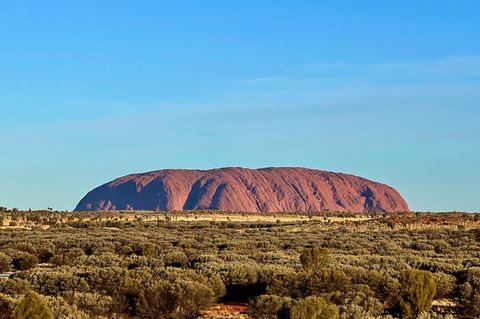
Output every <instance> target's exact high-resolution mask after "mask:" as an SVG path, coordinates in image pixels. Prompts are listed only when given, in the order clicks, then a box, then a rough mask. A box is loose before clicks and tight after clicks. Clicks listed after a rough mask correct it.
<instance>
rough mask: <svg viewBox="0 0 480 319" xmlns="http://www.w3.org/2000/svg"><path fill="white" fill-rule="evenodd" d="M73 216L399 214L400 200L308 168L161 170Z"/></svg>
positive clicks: (104, 189) (375, 186)
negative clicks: (100, 213)
mask: <svg viewBox="0 0 480 319" xmlns="http://www.w3.org/2000/svg"><path fill="white" fill-rule="evenodd" d="M75 210H76V211H110V210H160V211H174V210H178V211H179V210H222V211H238V212H298V213H302V212H320V211H339V212H347V211H349V212H404V211H409V208H408V205H407V203H406V202H405V200H404V199H403V198H402V196H401V195H400V194H399V193H398V192H397V191H396V190H395V189H393V188H392V187H390V186H388V185H385V184H381V183H377V182H373V181H370V180H368V179H365V178H362V177H358V176H354V175H348V174H342V173H333V172H327V171H321V170H316V169H308V168H296V167H292V168H283V167H282V168H261V169H247V168H239V167H229V168H219V169H211V170H184V169H166V170H160V171H154V172H147V173H142V174H132V175H128V176H124V177H120V178H118V179H116V180H114V181H112V182H109V183H107V184H104V185H102V186H100V187H98V188H95V189H94V190H92V191H91V192H89V193H88V194H87V195H86V196H85V197H84V198H83V199H82V200H81V201H80V202H79V203H78V205H77V207H76V208H75Z"/></svg>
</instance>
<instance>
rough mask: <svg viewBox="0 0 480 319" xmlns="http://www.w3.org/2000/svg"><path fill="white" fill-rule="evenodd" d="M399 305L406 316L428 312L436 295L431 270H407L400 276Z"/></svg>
mask: <svg viewBox="0 0 480 319" xmlns="http://www.w3.org/2000/svg"><path fill="white" fill-rule="evenodd" d="M400 285H401V287H402V290H401V291H400V296H399V301H398V302H399V306H400V309H401V311H402V313H403V315H404V316H405V317H407V318H408V317H412V316H417V315H419V314H420V313H421V312H424V311H426V312H428V311H430V309H431V307H432V301H433V297H434V296H435V290H436V288H435V280H434V278H433V275H432V273H431V272H429V271H424V270H407V271H405V272H404V273H403V274H402V276H401V278H400Z"/></svg>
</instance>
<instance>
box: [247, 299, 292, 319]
mask: <svg viewBox="0 0 480 319" xmlns="http://www.w3.org/2000/svg"><path fill="white" fill-rule="evenodd" d="M251 306H252V310H253V313H254V315H256V316H260V317H261V318H265V319H276V318H279V319H288V318H290V309H291V307H292V298H289V297H279V296H276V295H261V296H258V297H257V298H255V300H254V301H253V302H252V303H251Z"/></svg>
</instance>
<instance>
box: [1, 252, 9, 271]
mask: <svg viewBox="0 0 480 319" xmlns="http://www.w3.org/2000/svg"><path fill="white" fill-rule="evenodd" d="M10 269H12V258H10V257H9V256H7V255H5V254H4V253H0V272H5V271H9V270H10Z"/></svg>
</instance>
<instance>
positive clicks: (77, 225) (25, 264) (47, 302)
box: [0, 210, 480, 319]
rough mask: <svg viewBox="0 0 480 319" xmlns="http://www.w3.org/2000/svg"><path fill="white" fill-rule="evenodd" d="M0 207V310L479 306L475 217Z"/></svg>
mask: <svg viewBox="0 0 480 319" xmlns="http://www.w3.org/2000/svg"><path fill="white" fill-rule="evenodd" d="M0 215H2V216H1V217H2V220H4V221H5V223H4V225H9V224H10V223H11V222H12V221H14V222H15V226H3V227H2V228H3V229H2V230H1V231H0V248H1V253H0V269H1V271H2V272H4V273H5V272H6V273H7V274H6V277H5V278H3V279H1V280H0V309H1V311H0V318H3V317H5V318H17V317H18V316H21V314H24V313H25V311H26V310H25V309H30V308H29V307H30V306H28V307H27V306H26V305H31V304H32V302H31V300H32V299H35V300H40V301H38V302H37V301H35V302H34V304H37V305H42V306H39V307H40V308H41V309H43V310H41V313H43V314H44V316H47V317H41V318H50V317H48V314H49V313H50V315H51V317H53V318H85V319H88V318H178V319H181V318H215V315H214V314H212V313H213V312H214V310H212V309H220V310H218V311H222V309H223V308H228V307H231V308H235V307H236V308H238V309H242V310H241V311H240V310H239V312H243V313H239V314H238V318H271V319H275V318H280V319H294V318H342V319H356V318H385V319H386V318H417V317H418V318H429V317H431V318H436V319H442V318H444V319H447V318H472V317H475V316H479V315H480V303H479V301H480V284H479V283H480V235H479V229H480V220H479V219H478V218H476V217H475V216H474V215H468V214H459V213H451V214H427V213H423V214H393V215H388V214H385V215H373V214H363V215H354V214H343V215H342V214H338V213H328V215H327V214H318V215H315V214H311V215H309V216H299V215H297V216H294V215H286V214H280V213H276V214H272V215H271V216H270V215H268V214H266V215H248V214H240V213H239V214H236V213H219V212H203V213H201V214H200V215H193V214H192V213H191V212H176V213H158V212H157V213H146V212H134V213H66V212H64V213H60V212H52V211H44V212H20V211H11V210H4V211H3V212H0ZM277 220H280V221H281V222H277ZM460 225H461V226H462V227H458V226H460ZM8 277H11V278H10V279H8ZM33 292H34V293H33ZM29 300H30V301H29ZM224 304H226V306H225V307H224V306H222V305H224ZM229 305H231V306H229ZM207 309H208V310H207ZM29 311H40V310H39V309H30V310H29ZM2 316H3V317H2ZM15 316H17V317H15ZM222 316H223V315H222ZM222 316H219V317H218V318H224V317H222ZM18 318H23V317H18ZM29 318H30V317H29Z"/></svg>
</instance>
